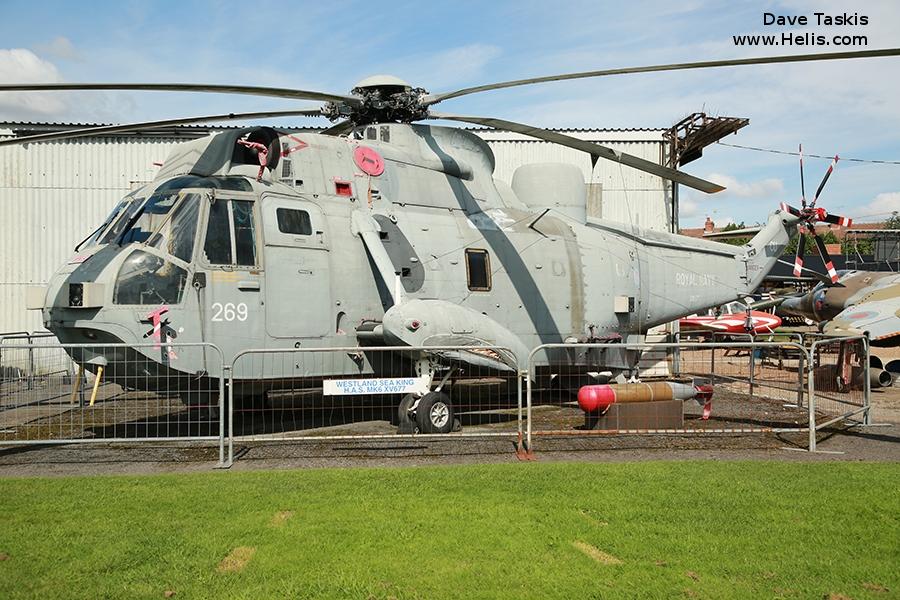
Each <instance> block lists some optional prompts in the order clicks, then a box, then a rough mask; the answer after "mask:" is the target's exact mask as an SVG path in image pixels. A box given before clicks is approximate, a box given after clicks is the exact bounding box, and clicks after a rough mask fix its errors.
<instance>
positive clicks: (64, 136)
mask: <svg viewBox="0 0 900 600" xmlns="http://www.w3.org/2000/svg"><path fill="white" fill-rule="evenodd" d="M321 114H322V113H321V111H320V110H319V109H312V110H270V111H266V112H251V113H228V114H227V115H207V116H205V117H187V118H184V119H166V120H164V121H144V122H142V123H129V124H123V125H101V126H99V127H87V128H85V129H73V130H71V131H55V132H52V133H38V134H35V135H26V136H22V137H15V138H9V139H6V140H0V146H14V145H17V144H30V143H31V142H49V141H54V140H68V139H72V138H80V137H91V136H97V135H103V134H108V133H123V132H131V131H147V130H150V129H158V128H160V127H169V126H172V125H189V124H191V123H208V122H209V121H235V120H244V119H268V118H272V117H318V116H320V115H321Z"/></svg>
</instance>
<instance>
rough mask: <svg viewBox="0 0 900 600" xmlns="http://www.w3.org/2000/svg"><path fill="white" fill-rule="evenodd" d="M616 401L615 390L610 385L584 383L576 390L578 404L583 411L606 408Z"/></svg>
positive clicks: (589, 411) (590, 411)
mask: <svg viewBox="0 0 900 600" xmlns="http://www.w3.org/2000/svg"><path fill="white" fill-rule="evenodd" d="M615 401H616V392H615V390H613V388H612V386H610V385H586V386H583V387H582V388H581V389H579V390H578V406H580V407H581V410H583V411H584V412H588V413H592V412H597V411H600V410H606V409H607V408H609V405H610V404H613V403H614V402H615Z"/></svg>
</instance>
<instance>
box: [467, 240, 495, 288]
mask: <svg viewBox="0 0 900 600" xmlns="http://www.w3.org/2000/svg"><path fill="white" fill-rule="evenodd" d="M466 278H467V280H468V283H469V289H470V290H472V291H473V292H487V291H490V289H491V257H490V255H489V254H488V252H487V250H481V249H478V248H468V249H467V250H466Z"/></svg>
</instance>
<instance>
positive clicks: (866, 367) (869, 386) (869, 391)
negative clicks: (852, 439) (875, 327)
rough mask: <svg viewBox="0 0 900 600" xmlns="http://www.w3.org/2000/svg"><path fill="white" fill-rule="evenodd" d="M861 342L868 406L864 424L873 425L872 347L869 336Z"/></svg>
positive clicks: (864, 415)
mask: <svg viewBox="0 0 900 600" xmlns="http://www.w3.org/2000/svg"><path fill="white" fill-rule="evenodd" d="M860 343H861V344H862V347H863V357H862V360H863V382H864V383H863V406H865V407H866V410H864V411H863V425H871V424H872V417H871V414H872V411H871V403H872V382H871V381H870V379H869V371H870V369H871V368H872V367H871V366H870V364H869V353H870V351H871V349H870V348H869V340H868V338H862V339H861V340H860Z"/></svg>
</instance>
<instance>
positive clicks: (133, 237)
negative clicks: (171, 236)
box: [121, 190, 181, 245]
mask: <svg viewBox="0 0 900 600" xmlns="http://www.w3.org/2000/svg"><path fill="white" fill-rule="evenodd" d="M180 197H181V194H180V190H177V191H173V192H155V193H154V194H153V195H152V196H150V198H148V199H147V201H146V202H145V203H144V205H143V206H142V207H141V208H140V209H139V210H138V211H137V212H136V213H135V215H134V216H133V217H132V219H131V222H130V224H126V226H125V231H124V233H123V234H122V238H121V243H122V245H125V244H130V243H132V242H146V241H147V238H149V237H150V234H151V233H153V232H154V231H155V230H156V229H157V228H158V227H159V226H160V225H162V224H163V223H164V222H165V221H166V220H167V219H168V216H169V211H170V210H172V207H173V206H175V204H176V202H178V200H179V199H180Z"/></svg>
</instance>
